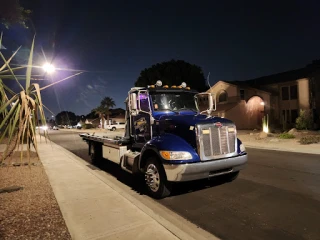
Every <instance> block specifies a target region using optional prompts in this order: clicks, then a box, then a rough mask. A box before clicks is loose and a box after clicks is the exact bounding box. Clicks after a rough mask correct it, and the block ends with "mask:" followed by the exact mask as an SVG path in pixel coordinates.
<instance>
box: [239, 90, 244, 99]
mask: <svg viewBox="0 0 320 240" xmlns="http://www.w3.org/2000/svg"><path fill="white" fill-rule="evenodd" d="M240 99H241V100H244V89H240Z"/></svg>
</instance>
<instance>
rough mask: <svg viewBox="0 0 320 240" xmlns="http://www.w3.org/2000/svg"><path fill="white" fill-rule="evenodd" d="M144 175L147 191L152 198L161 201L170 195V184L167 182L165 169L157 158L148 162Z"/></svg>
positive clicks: (151, 158)
mask: <svg viewBox="0 0 320 240" xmlns="http://www.w3.org/2000/svg"><path fill="white" fill-rule="evenodd" d="M144 173H145V183H146V186H147V191H148V193H149V195H150V196H151V197H153V198H156V199H160V198H165V197H167V196H169V195H170V192H171V186H170V183H169V182H168V181H167V178H166V174H165V172H164V169H163V167H162V166H161V164H159V162H158V161H157V160H156V158H155V157H150V158H149V159H148V160H147V163H146V166H145V169H144Z"/></svg>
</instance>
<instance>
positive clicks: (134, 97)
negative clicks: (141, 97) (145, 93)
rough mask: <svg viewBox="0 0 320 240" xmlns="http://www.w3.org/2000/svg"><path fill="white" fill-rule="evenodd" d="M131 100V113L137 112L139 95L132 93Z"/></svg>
mask: <svg viewBox="0 0 320 240" xmlns="http://www.w3.org/2000/svg"><path fill="white" fill-rule="evenodd" d="M130 97H131V99H130V107H131V109H130V110H131V111H135V110H137V94H136V93H132V94H131V96H130Z"/></svg>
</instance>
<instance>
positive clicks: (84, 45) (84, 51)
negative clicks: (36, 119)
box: [4, 0, 320, 115]
mask: <svg viewBox="0 0 320 240" xmlns="http://www.w3.org/2000/svg"><path fill="white" fill-rule="evenodd" d="M21 2H22V3H23V4H24V5H25V6H26V7H29V8H30V9H32V10H33V15H32V20H33V23H34V26H35V31H36V33H37V35H36V43H37V48H36V56H38V58H39V59H41V56H42V54H41V50H40V47H42V48H43V49H44V52H45V53H46V55H47V56H48V57H49V58H50V59H51V58H52V59H53V63H54V64H55V65H56V66H62V67H67V68H72V69H84V70H88V71H90V72H89V73H84V74H83V75H82V76H80V77H76V78H74V79H72V80H69V81H67V82H63V83H60V84H58V85H56V86H55V87H53V88H51V89H50V90H45V91H44V92H43V98H44V103H45V104H46V105H47V106H48V107H49V108H50V109H51V110H52V111H53V112H54V113H55V114H57V113H58V112H60V111H62V110H68V111H72V112H75V113H76V114H78V115H80V114H87V113H89V112H90V110H91V109H93V108H94V107H96V106H97V105H99V103H100V101H101V99H102V98H103V97H105V96H110V97H112V98H113V99H114V100H115V102H116V105H117V107H124V104H123V101H124V99H125V98H126V94H127V92H128V90H129V89H130V88H131V87H132V86H133V85H134V82H135V80H136V79H137V78H138V76H139V73H140V71H141V70H142V69H144V68H147V67H150V66H151V65H153V64H155V63H158V62H162V61H167V60H171V59H181V60H185V61H187V62H190V63H192V64H196V65H199V66H200V67H202V69H203V71H204V73H205V76H207V74H208V72H210V82H211V84H213V83H214V82H216V81H218V80H245V79H250V78H255V77H260V76H264V75H269V74H273V73H277V72H282V71H286V70H291V69H295V68H300V67H304V66H305V65H306V64H308V63H310V62H311V61H312V60H314V59H318V58H320V28H319V24H320V14H319V13H320V8H319V7H320V4H319V3H317V2H318V1H303V0H301V1H295V0H292V1H245V0H244V1H215V0H208V1H205V0H198V1H196V0H193V1H186V0H184V1H180V0H171V1H165V0H161V1H160V0H158V1H156V0H149V1H139V0H136V1H129V0H126V1H120V0H115V1H111V0H106V1H102V0H99V1H98V0H92V1H82V0H65V1H61V0H55V1H52V0H50V1H49V0H41V1H40V0H33V1H31V0H30V1H28V0H24V1H21ZM65 2H67V3H65ZM262 2H263V3H262ZM32 31H33V28H32V27H30V29H28V30H23V29H22V28H19V27H13V28H11V29H10V30H6V31H4V36H5V37H7V41H8V40H10V41H13V42H15V43H17V44H24V45H26V47H28V46H29V45H28V44H30V40H31V39H32V35H33V33H32ZM5 41H6V38H5V39H4V44H5V43H6V42H5ZM39 59H38V61H39V62H40V60H39ZM36 60H37V59H36V57H35V61H36ZM66 74H71V73H66V72H63V73H60V72H59V73H55V75H53V76H52V79H53V80H58V79H59V77H60V78H61V77H62V76H66Z"/></svg>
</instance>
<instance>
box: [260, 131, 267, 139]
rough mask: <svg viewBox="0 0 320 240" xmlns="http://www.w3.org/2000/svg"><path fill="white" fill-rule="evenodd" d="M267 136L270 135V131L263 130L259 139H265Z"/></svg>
mask: <svg viewBox="0 0 320 240" xmlns="http://www.w3.org/2000/svg"><path fill="white" fill-rule="evenodd" d="M267 137H268V133H265V132H261V133H259V135H258V137H257V139H265V138H267Z"/></svg>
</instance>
